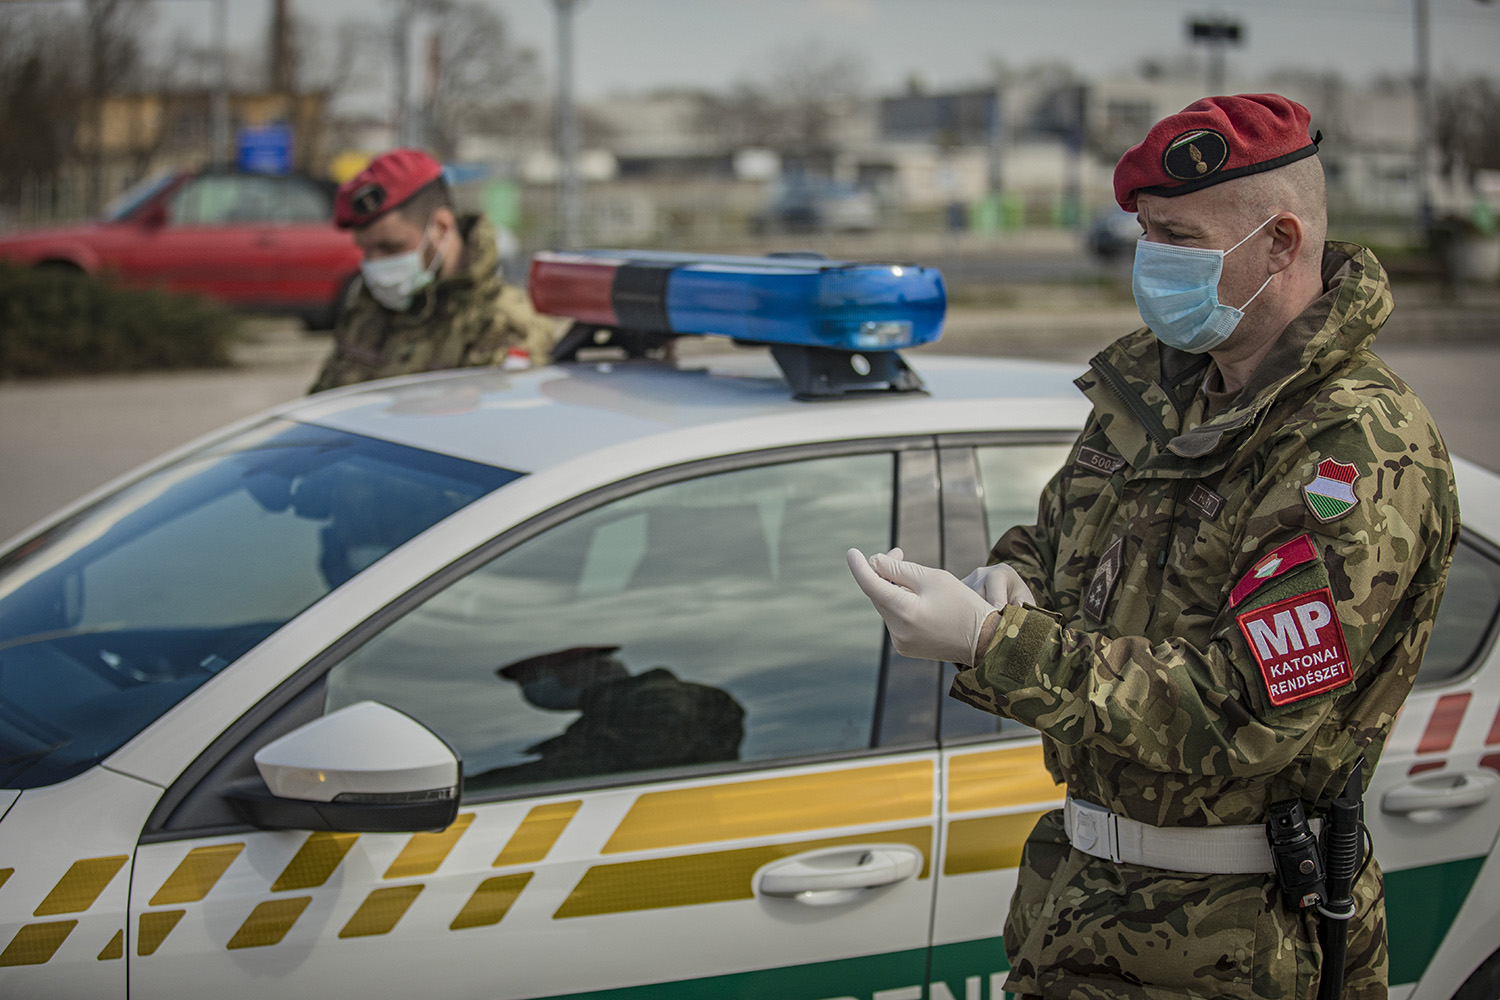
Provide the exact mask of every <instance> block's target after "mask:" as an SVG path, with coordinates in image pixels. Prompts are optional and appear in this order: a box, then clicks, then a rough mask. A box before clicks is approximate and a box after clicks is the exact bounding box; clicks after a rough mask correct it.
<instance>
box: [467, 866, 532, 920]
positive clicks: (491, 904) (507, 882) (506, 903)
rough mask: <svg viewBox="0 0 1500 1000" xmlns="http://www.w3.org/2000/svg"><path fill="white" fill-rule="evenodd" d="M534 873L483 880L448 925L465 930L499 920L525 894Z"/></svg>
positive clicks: (499, 876)
mask: <svg viewBox="0 0 1500 1000" xmlns="http://www.w3.org/2000/svg"><path fill="white" fill-rule="evenodd" d="M531 874H532V873H531V872H521V873H519V874H516V875H497V876H496V877H494V878H487V879H485V880H484V881H483V882H481V883H479V888H477V889H475V890H474V895H472V896H470V897H469V901H468V902H466V903H465V904H464V907H463V909H462V910H459V911H458V916H456V917H454V918H453V923H451V924H449V925H448V929H449V930H451V931H461V930H464V929H465V928H469V927H490V926H493V925H494V924H498V923H499V922H500V921H501V920H502V919H504V917H505V914H506V913H508V912H509V911H510V908H511V906H512V905H513V904H514V903H515V901H516V899H517V898H518V897H519V896H520V895H521V890H522V889H524V888H526V883H528V882H530V881H531Z"/></svg>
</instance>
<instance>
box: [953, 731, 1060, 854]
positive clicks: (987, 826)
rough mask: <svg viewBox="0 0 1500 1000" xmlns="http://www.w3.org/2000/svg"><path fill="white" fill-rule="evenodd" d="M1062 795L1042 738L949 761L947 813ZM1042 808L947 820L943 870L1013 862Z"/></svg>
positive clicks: (1049, 800)
mask: <svg viewBox="0 0 1500 1000" xmlns="http://www.w3.org/2000/svg"><path fill="white" fill-rule="evenodd" d="M1060 797H1061V796H1060V795H1059V792H1058V787H1057V783H1056V782H1054V781H1053V780H1052V775H1051V774H1049V773H1048V771H1047V768H1046V765H1045V764H1044V763H1043V761H1042V748H1041V745H1040V744H1032V745H1030V746H1021V747H1007V748H1006V749H1003V750H991V751H986V752H984V753H974V754H964V755H962V756H955V757H953V758H952V759H951V760H950V761H949V762H948V803H949V811H950V812H951V813H972V812H987V811H991V810H996V809H1012V808H1015V807H1016V806H1022V805H1030V804H1035V803H1052V802H1056V801H1057V800H1058V799H1059V798H1060ZM1044 812H1046V810H1045V809H1043V810H1037V809H1030V810H1027V811H1025V812H1019V813H1007V814H1003V815H998V816H977V817H973V818H969V819H955V820H953V821H951V822H950V823H949V824H948V845H947V848H946V850H945V852H944V855H943V874H944V875H968V874H973V873H975V872H986V871H996V870H998V869H1002V868H1016V867H1018V866H1019V865H1020V864H1021V850H1022V848H1024V847H1025V846H1026V838H1027V837H1028V836H1030V834H1031V830H1032V828H1033V827H1034V826H1036V821H1037V820H1038V819H1040V818H1041V816H1042V814H1043V813H1044Z"/></svg>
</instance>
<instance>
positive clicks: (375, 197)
mask: <svg viewBox="0 0 1500 1000" xmlns="http://www.w3.org/2000/svg"><path fill="white" fill-rule="evenodd" d="M384 204H385V188H383V187H381V186H380V185H379V184H366V185H365V186H364V187H362V188H360V189H359V190H358V191H355V192H354V193H353V194H352V195H350V196H349V205H350V207H351V208H353V209H354V211H355V212H357V213H359V214H360V215H373V214H374V213H375V212H378V211H380V206H381V205H384Z"/></svg>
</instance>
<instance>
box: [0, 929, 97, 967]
mask: <svg viewBox="0 0 1500 1000" xmlns="http://www.w3.org/2000/svg"><path fill="white" fill-rule="evenodd" d="M77 926H78V921H76V920H54V921H49V922H47V923H45V924H27V925H26V926H25V927H22V928H21V929H20V930H19V931H17V932H16V936H15V937H14V938H12V939H11V942H10V944H8V945H6V946H5V950H4V951H0V968H3V967H5V966H10V965H41V964H43V963H45V962H47V961H48V960H49V959H51V958H52V956H53V955H55V954H57V949H59V948H61V947H62V943H63V942H64V941H66V940H67V939H68V935H69V934H71V933H73V928H75V927H77Z"/></svg>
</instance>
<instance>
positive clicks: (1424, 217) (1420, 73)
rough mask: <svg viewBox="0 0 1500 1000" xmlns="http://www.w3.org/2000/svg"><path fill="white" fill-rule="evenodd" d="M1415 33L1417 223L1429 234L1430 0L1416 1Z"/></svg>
mask: <svg viewBox="0 0 1500 1000" xmlns="http://www.w3.org/2000/svg"><path fill="white" fill-rule="evenodd" d="M1412 20H1413V23H1412V36H1413V39H1414V41H1415V43H1416V64H1417V65H1416V75H1415V78H1414V79H1413V81H1412V85H1413V88H1414V89H1415V91H1416V98H1417V155H1416V163H1415V166H1416V175H1417V177H1416V180H1417V223H1418V225H1420V226H1421V227H1422V235H1423V236H1424V237H1425V236H1426V235H1427V234H1428V233H1430V232H1431V231H1432V222H1433V218H1432V216H1433V213H1432V114H1433V112H1432V50H1431V42H1430V39H1429V35H1428V22H1427V0H1413V3H1412Z"/></svg>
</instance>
